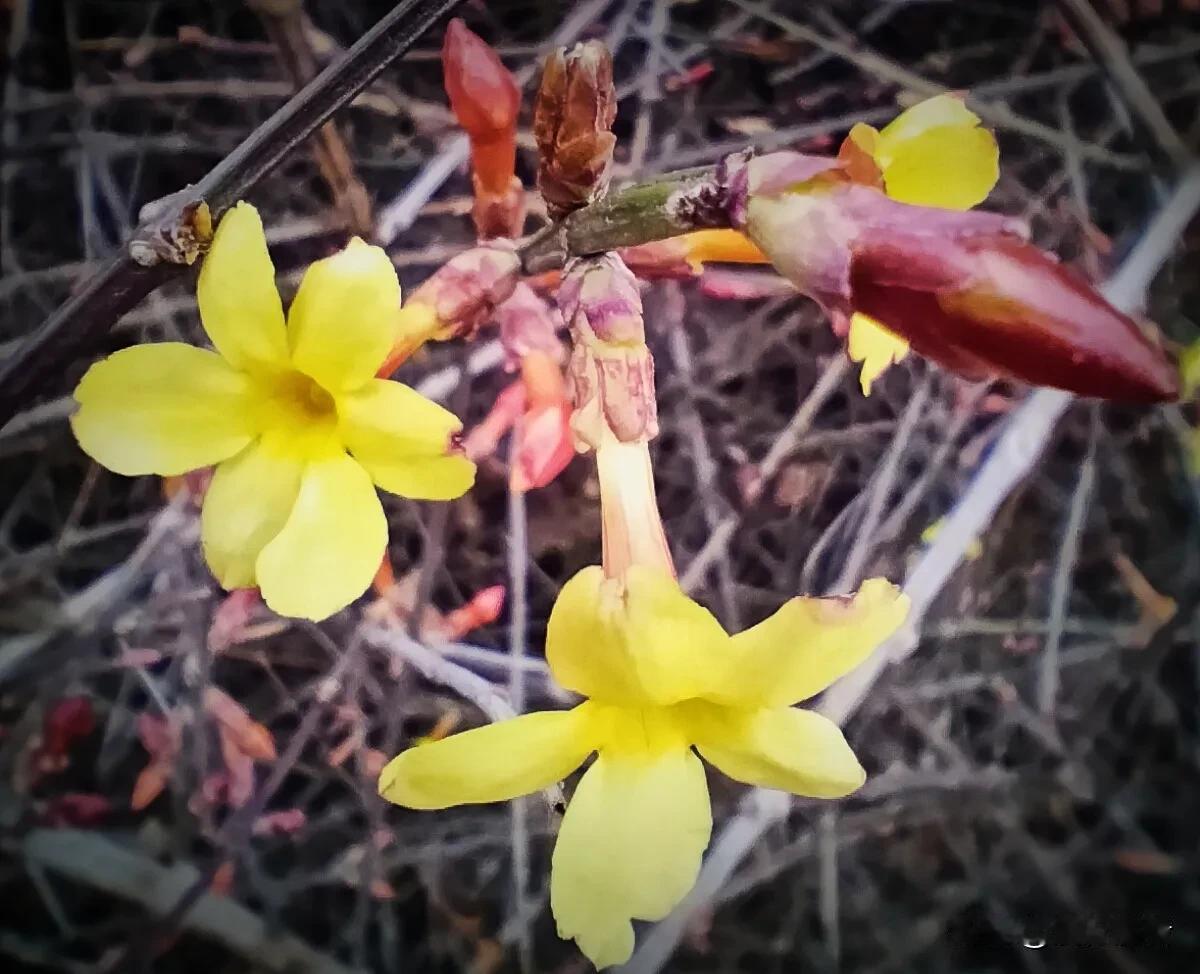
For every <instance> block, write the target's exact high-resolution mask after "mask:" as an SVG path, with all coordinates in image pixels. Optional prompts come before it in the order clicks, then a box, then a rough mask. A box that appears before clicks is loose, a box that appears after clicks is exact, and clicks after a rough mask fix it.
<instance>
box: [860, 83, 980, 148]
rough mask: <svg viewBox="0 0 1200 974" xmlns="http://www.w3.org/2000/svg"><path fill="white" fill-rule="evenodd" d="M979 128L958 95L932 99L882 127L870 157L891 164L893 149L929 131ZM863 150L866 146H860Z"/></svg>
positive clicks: (907, 110) (924, 101) (921, 102)
mask: <svg viewBox="0 0 1200 974" xmlns="http://www.w3.org/2000/svg"><path fill="white" fill-rule="evenodd" d="M978 126H979V116H978V115H976V114H975V113H974V112H973V111H971V109H969V108H967V105H966V102H964V101H963V99H962V98H960V97H958V96H957V95H950V94H945V95H934V96H933V97H932V98H926V99H924V100H923V101H919V102H917V103H916V104H915V105H913V106H912V107H911V108H906V109H905V110H904V111H902V112H901V113H900V114H899V115H897V116H896V117H895V118H894V119H892V120H891V121H890V122H888V124H887V125H885V126H884V127H883V131H882V132H880V133H879V139H878V141H877V142H876V144H875V149H874V152H873V154H874V155H875V156H876V157H878V158H879V159H880V161H881V163H882V164H884V165H886V164H887V163H889V162H890V161H891V155H892V153H893V152H894V151H895V148H896V146H898V145H902V144H903V143H905V142H912V141H913V140H914V139H919V138H920V137H921V136H923V135H924V134H925V133H926V132H928V131H930V130H931V129H938V128H960V129H970V128H977V127H978ZM860 144H861V145H863V148H867V143H865V142H861V143H860Z"/></svg>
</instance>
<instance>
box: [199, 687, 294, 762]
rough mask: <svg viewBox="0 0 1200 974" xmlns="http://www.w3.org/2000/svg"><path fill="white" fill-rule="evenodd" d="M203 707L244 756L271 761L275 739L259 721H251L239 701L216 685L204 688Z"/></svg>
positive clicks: (223, 735) (224, 736) (223, 734)
mask: <svg viewBox="0 0 1200 974" xmlns="http://www.w3.org/2000/svg"><path fill="white" fill-rule="evenodd" d="M204 708H205V710H207V711H208V713H209V714H210V715H211V716H212V717H213V718H214V719H215V720H216V721H217V722H218V723H219V724H220V730H221V732H222V737H223V739H225V738H228V739H229V741H230V742H231V744H235V745H236V747H237V749H238V750H239V751H241V752H242V753H243V754H245V755H246V756H247V757H250V758H253V759H254V760H256V761H274V760H275V758H276V756H277V755H276V751H275V738H274V737H273V736H272V734H271V732H270V731H269V730H267V728H266V727H264V726H263V725H262V724H260V723H258V721H256V720H253V719H252V718H251V717H250V715H249V714H247V713H246V710H245V708H244V707H242V705H241V704H240V703H238V702H237V701H236V700H234V699H233V698H232V697H231V696H229V694H227V693H225V691H223V690H218V689H217V688H216V687H209V688H208V689H207V690H205V691H204Z"/></svg>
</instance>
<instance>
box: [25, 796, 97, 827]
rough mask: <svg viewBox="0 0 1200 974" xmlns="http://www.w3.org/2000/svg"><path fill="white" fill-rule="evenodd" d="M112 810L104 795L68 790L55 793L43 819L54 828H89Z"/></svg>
mask: <svg viewBox="0 0 1200 974" xmlns="http://www.w3.org/2000/svg"><path fill="white" fill-rule="evenodd" d="M111 811H112V805H111V803H110V802H109V800H108V799H107V798H105V797H104V796H103V795H93V794H89V793H85V792H68V793H66V794H63V795H55V796H54V797H53V798H52V799H50V801H49V802H48V803H47V804H46V808H45V810H44V811H43V812H42V821H43V822H45V824H47V825H49V826H51V827H54V828H89V827H93V826H96V825H99V824H100V823H101V822H103V821H104V820H105V819H106V818H107V817H108V815H109V813H110V812H111Z"/></svg>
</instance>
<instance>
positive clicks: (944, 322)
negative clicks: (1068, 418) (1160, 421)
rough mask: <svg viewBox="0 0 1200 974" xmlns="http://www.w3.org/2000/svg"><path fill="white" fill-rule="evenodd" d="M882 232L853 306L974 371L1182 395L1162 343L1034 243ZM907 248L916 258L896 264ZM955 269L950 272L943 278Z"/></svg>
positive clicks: (1104, 392)
mask: <svg viewBox="0 0 1200 974" xmlns="http://www.w3.org/2000/svg"><path fill="white" fill-rule="evenodd" d="M872 243H873V241H871V240H870V238H869V235H868V239H867V240H866V241H863V245H860V248H859V249H858V250H856V252H855V255H854V257H853V260H852V262H851V271H850V283H851V291H852V298H851V302H852V305H853V307H854V309H855V310H856V311H862V312H864V313H865V314H868V315H870V316H871V317H872V318H875V319H876V320H877V321H879V322H881V323H882V324H884V325H885V326H887V327H888V328H889V329H891V330H892V331H894V332H896V334H898V335H902V336H903V337H904V338H906V339H908V341H909V343H910V344H911V345H912V347H913V348H914V349H916V350H917V351H918V352H919V353H920V354H922V355H924V356H926V357H927V358H931V359H933V360H934V361H935V362H938V363H940V364H942V365H944V366H945V367H947V368H949V369H951V370H953V371H956V372H959V373H961V374H965V375H967V376H972V377H984V376H987V375H989V374H990V375H1000V376H1007V377H1009V378H1014V379H1020V380H1022V381H1024V382H1030V383H1033V384H1035V385H1043V386H1052V387H1054V388H1058V389H1066V390H1068V391H1070V392H1074V393H1076V394H1077V395H1081V396H1095V397H1098V398H1102V399H1115V400H1123V401H1130V402H1162V401H1167V400H1171V399H1175V398H1177V396H1178V394H1179V385H1178V382H1179V380H1178V371H1177V370H1176V368H1175V367H1174V366H1173V365H1172V364H1171V362H1170V360H1169V359H1168V358H1167V356H1166V355H1165V354H1164V353H1163V350H1162V349H1161V348H1160V347H1159V345H1158V344H1157V343H1156V342H1155V341H1153V340H1152V339H1151V338H1149V337H1148V336H1147V335H1146V334H1145V333H1144V332H1143V331H1142V329H1141V328H1139V327H1138V325H1137V324H1136V323H1135V322H1134V321H1133V320H1132V319H1131V318H1130V317H1128V316H1127V315H1124V314H1122V313H1121V312H1120V311H1118V310H1117V309H1116V308H1114V307H1113V306H1112V305H1110V304H1109V303H1108V302H1107V301H1105V300H1104V298H1103V297H1101V296H1100V295H1099V294H1098V293H1097V292H1096V291H1095V290H1094V289H1093V288H1092V287H1091V286H1090V285H1089V284H1088V283H1087V281H1085V280H1084V279H1083V278H1082V277H1081V276H1080V275H1079V274H1077V273H1075V272H1074V271H1072V270H1071V269H1070V268H1066V267H1064V266H1063V265H1062V264H1060V263H1058V262H1057V261H1056V260H1055V259H1054V258H1053V257H1051V256H1050V255H1048V254H1045V253H1043V252H1042V251H1041V250H1039V249H1038V248H1037V247H1034V246H1033V245H1032V244H1029V243H1026V242H1024V241H1022V240H1018V239H1014V238H1012V237H1008V236H997V237H991V238H987V237H983V238H980V237H976V238H968V239H966V240H961V241H954V242H952V243H950V244H949V245H948V246H947V245H946V244H945V243H943V244H941V245H939V247H938V248H937V251H936V252H935V253H933V254H929V253H923V252H922V251H921V249H920V247H919V245H915V246H911V247H908V246H903V245H902V244H901V245H899V246H898V242H897V241H894V240H888V241H882V242H880V243H881V244H882V246H879V247H875V246H872ZM901 254H903V255H904V258H905V265H901V264H898V263H897V258H898V257H899V256H901ZM930 257H932V261H933V263H934V264H935V266H934V267H930V266H928V263H929V260H930ZM948 268H949V269H952V270H953V274H952V275H950V277H951V279H950V280H946V279H944V278H943V279H942V280H940V281H939V280H938V277H939V274H938V271H945V270H947V269H948ZM897 271H899V273H897Z"/></svg>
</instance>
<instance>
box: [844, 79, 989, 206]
mask: <svg viewBox="0 0 1200 974" xmlns="http://www.w3.org/2000/svg"><path fill="white" fill-rule="evenodd" d="M850 138H851V139H853V140H854V141H855V142H856V143H857V144H858V145H859V147H860V148H861V149H863V150H864V151H865V152H866V153H867V154H869V155H870V156H871V158H873V159H874V160H875V164H876V165H877V166H878V167H879V170H880V172H881V173H882V174H883V184H884V187H885V188H886V189H887V194H888V196H890V197H891V198H892V199H894V200H899V201H900V202H901V203H911V204H913V205H914V206H940V207H942V208H944V209H947V210H969V209H970V208H971V207H973V206H977V205H978V204H980V203H982V202H983V201H984V200H985V199H987V195H988V193H990V192H991V191H992V187H993V186H995V185H996V180H998V179H999V178H1000V150H999V148H998V147H997V145H996V139H995V136H993V135H992V133H991V132H989V131H988V130H987V129H985V128H983V127H982V126H981V125H980V123H979V116H978V115H976V114H975V113H974V112H973V111H971V110H970V109H969V108H967V106H966V105H964V104H963V102H962V99H960V98H956V97H955V96H954V95H937V96H935V97H933V98H927V99H926V100H925V101H922V102H918V103H917V104H916V105H913V107H912V108H909V109H908V110H906V111H904V112H901V113H900V114H899V115H897V116H896V118H894V119H893V120H892V121H891V122H889V123H888V124H887V125H886V126H884V129H883V131H882V132H880V131H877V130H876V129H874V128H872V127H871V126H870V125H864V124H862V123H859V124H858V125H855V126H854V128H852V129H851V130H850Z"/></svg>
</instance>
